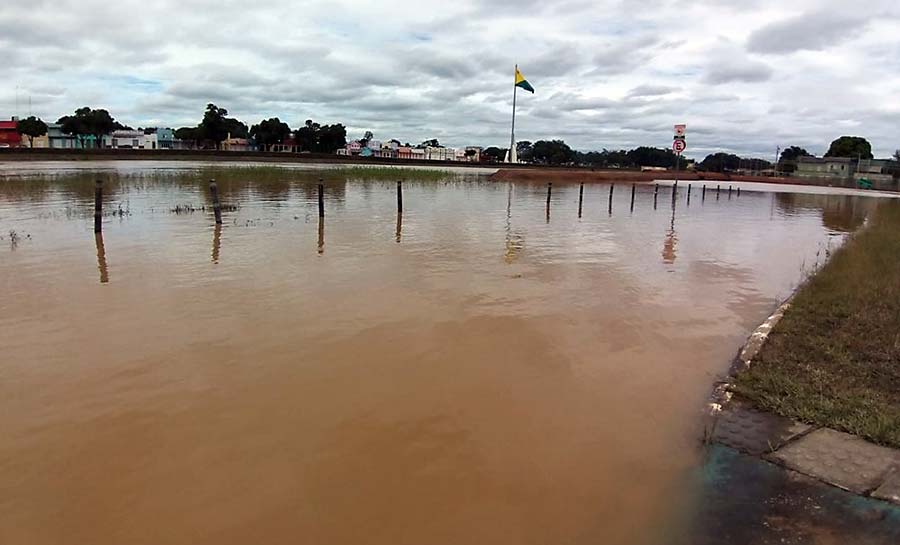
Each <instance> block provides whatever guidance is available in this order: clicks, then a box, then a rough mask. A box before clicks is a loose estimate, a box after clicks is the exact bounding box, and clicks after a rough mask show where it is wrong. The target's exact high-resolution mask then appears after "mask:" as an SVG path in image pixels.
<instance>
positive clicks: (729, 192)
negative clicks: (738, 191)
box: [728, 186, 731, 199]
mask: <svg viewBox="0 0 900 545" xmlns="http://www.w3.org/2000/svg"><path fill="white" fill-rule="evenodd" d="M728 198H729V199H730V198H731V186H728Z"/></svg>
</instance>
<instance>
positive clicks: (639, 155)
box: [625, 146, 678, 168]
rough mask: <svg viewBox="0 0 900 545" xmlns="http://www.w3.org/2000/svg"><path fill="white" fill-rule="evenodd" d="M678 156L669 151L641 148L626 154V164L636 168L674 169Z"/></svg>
mask: <svg viewBox="0 0 900 545" xmlns="http://www.w3.org/2000/svg"><path fill="white" fill-rule="evenodd" d="M677 160H678V156H677V155H675V152H673V151H672V150H671V149H663V148H651V147H647V146H641V147H637V148H634V149H633V150H631V151H629V152H628V153H627V154H626V161H625V162H626V163H628V164H629V165H631V166H636V167H665V168H674V167H675V162H676V161H677Z"/></svg>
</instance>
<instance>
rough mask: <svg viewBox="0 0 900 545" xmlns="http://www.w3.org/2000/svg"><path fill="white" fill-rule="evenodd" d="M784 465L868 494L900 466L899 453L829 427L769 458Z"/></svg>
mask: <svg viewBox="0 0 900 545" xmlns="http://www.w3.org/2000/svg"><path fill="white" fill-rule="evenodd" d="M767 458H768V459H770V460H774V461H778V462H780V463H782V464H784V465H785V466H787V467H789V468H791V469H793V470H796V471H799V472H800V473H805V474H806V475H811V476H813V477H816V478H818V479H822V480H823V481H825V482H827V483H830V484H833V485H835V486H839V487H841V488H843V489H845V490H849V491H851V492H856V493H857V494H865V493H866V492H868V491H870V490H873V489H875V488H876V487H877V486H879V485H880V484H881V482H882V480H883V478H884V477H885V476H886V475H887V473H888V470H890V468H891V467H892V466H894V465H897V464H900V452H898V451H895V450H893V449H889V448H886V447H879V446H878V445H873V444H872V443H868V442H866V441H865V440H863V439H860V438H859V437H856V436H854V435H850V434H847V433H841V432H838V431H834V430H830V429H827V428H823V429H819V430H816V431H814V432H812V433H810V434H808V435H806V436H804V437H801V438H800V439H798V440H796V441H794V442H793V443H790V444H788V445H786V446H785V447H783V448H780V449H778V450H777V451H775V452H774V453H772V454H770V455H768V456H767Z"/></svg>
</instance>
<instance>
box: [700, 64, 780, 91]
mask: <svg viewBox="0 0 900 545" xmlns="http://www.w3.org/2000/svg"><path fill="white" fill-rule="evenodd" d="M773 73H774V71H773V70H772V68H771V67H769V65H767V64H764V63H761V62H750V61H747V62H743V63H741V64H736V65H734V64H720V63H716V64H715V65H713V66H710V67H709V70H708V71H707V72H706V76H705V77H704V81H706V82H707V83H711V84H713V85H719V84H722V83H732V82H744V83H759V82H763V81H767V80H769V79H770V78H771V77H772V74H773Z"/></svg>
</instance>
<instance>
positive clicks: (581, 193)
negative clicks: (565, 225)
mask: <svg viewBox="0 0 900 545" xmlns="http://www.w3.org/2000/svg"><path fill="white" fill-rule="evenodd" d="M583 203H584V182H581V187H579V188H578V217H579V218H580V217H581V205H582V204H583Z"/></svg>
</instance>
